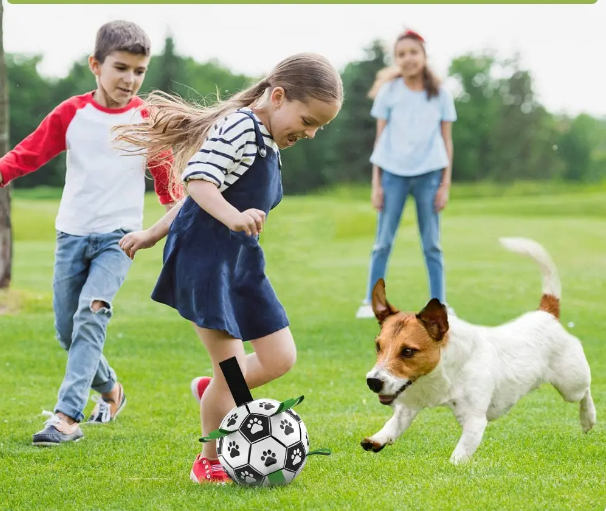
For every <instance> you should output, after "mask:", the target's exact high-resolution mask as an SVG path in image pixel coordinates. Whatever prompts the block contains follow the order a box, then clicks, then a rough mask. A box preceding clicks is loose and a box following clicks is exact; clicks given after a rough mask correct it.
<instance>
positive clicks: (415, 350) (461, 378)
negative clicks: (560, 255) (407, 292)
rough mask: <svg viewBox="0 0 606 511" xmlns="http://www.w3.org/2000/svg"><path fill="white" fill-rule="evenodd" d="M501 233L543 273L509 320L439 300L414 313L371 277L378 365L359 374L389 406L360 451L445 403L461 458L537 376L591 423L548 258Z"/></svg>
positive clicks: (580, 366) (577, 356)
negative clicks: (456, 311)
mask: <svg viewBox="0 0 606 511" xmlns="http://www.w3.org/2000/svg"><path fill="white" fill-rule="evenodd" d="M500 241H501V244H502V245H503V246H504V247H505V248H507V249H508V250H510V251H512V252H516V253H518V254H524V255H526V256H529V257H531V258H532V259H534V260H535V261H536V262H537V263H538V265H539V267H540V269H541V273H542V280H543V295H542V297H541V302H540V305H539V309H538V310H535V311H532V312H527V313H525V314H523V315H522V316H520V317H518V318H517V319H515V320H513V321H510V322H508V323H505V324H502V325H499V326H496V327H487V326H480V325H474V324H470V323H468V322H465V321H463V320H461V319H459V318H457V317H455V316H454V315H451V316H448V314H447V310H446V307H445V306H444V305H443V304H442V303H440V301H439V300H437V299H432V300H431V301H429V303H427V305H426V306H425V307H424V308H423V310H421V311H420V312H418V313H416V314H415V313H409V312H401V311H399V310H398V309H396V308H394V307H393V306H392V305H391V304H390V303H389V302H388V301H387V298H386V294H385V282H384V281H383V279H380V280H379V281H378V282H377V283H376V285H375V287H374V289H373V294H372V307H373V311H374V313H375V316H376V318H377V320H378V321H379V325H380V333H379V335H378V336H377V337H376V339H375V349H376V352H377V360H376V364H375V366H374V367H373V368H372V370H371V371H370V372H369V373H368V374H367V375H366V382H367V385H368V387H369V388H370V390H372V391H373V392H375V393H376V394H377V395H378V397H379V401H380V402H381V403H382V404H384V405H389V406H391V407H392V408H393V412H394V414H393V416H392V417H391V419H389V421H387V423H386V424H385V425H384V426H383V428H382V429H381V430H380V431H379V432H378V433H376V434H375V435H373V436H371V437H367V438H365V439H364V440H363V441H362V442H361V445H362V447H363V448H364V449H365V450H367V451H373V452H379V451H380V450H381V449H383V448H384V447H385V446H386V445H390V444H392V443H393V442H394V441H395V440H396V439H397V438H399V437H400V435H402V433H404V431H406V429H408V428H409V427H410V425H411V424H412V422H413V420H414V419H415V417H416V415H417V414H418V413H419V412H420V411H421V410H422V409H424V408H432V407H436V406H447V407H449V408H451V409H452V411H453V412H454V415H455V417H456V418H457V420H458V422H459V424H460V425H461V427H462V434H461V437H460V439H459V442H458V444H457V446H456V448H455V450H454V451H453V453H452V455H451V458H450V461H451V462H452V463H454V464H457V463H461V462H465V461H467V460H469V459H470V458H471V457H472V456H473V454H474V452H475V451H476V449H477V448H478V446H479V445H480V442H481V441H482V436H483V434H484V430H485V428H486V426H487V424H488V421H493V420H495V419H497V418H499V417H501V416H502V415H504V414H506V413H507V412H508V411H509V410H510V409H511V408H512V407H513V405H515V404H516V403H517V402H518V401H519V400H520V399H521V398H522V397H523V396H525V395H526V394H528V393H529V392H531V391H532V390H534V389H536V388H537V387H539V386H540V385H541V384H543V383H550V384H551V385H553V386H554V387H555V388H556V390H557V391H558V392H559V393H560V395H561V396H562V397H563V398H564V400H565V401H567V402H571V403H580V405H579V409H580V411H579V414H580V421H581V426H582V428H583V431H584V432H588V431H589V430H590V429H591V428H592V427H593V426H594V425H595V422H596V411H595V406H594V404H593V400H592V398H591V392H590V382H591V373H590V369H589V364H588V362H587V359H586V358H585V354H584V352H583V347H582V345H581V342H580V341H579V340H578V339H577V338H576V337H574V336H573V335H571V334H570V333H568V332H567V331H566V330H565V328H564V327H563V326H562V324H561V323H560V321H559V315H560V298H561V284H560V279H559V276H558V272H557V269H556V267H555V265H554V263H553V262H552V260H551V258H550V256H549V254H548V253H547V252H546V251H545V249H544V248H543V247H542V246H541V245H540V244H538V243H536V242H535V241H533V240H529V239H525V238H502V239H501V240H500Z"/></svg>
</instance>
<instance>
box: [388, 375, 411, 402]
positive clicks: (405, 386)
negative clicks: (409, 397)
mask: <svg viewBox="0 0 606 511" xmlns="http://www.w3.org/2000/svg"><path fill="white" fill-rule="evenodd" d="M411 385H412V380H408V381H407V382H406V383H405V384H404V385H402V386H401V387H400V388H399V389H398V391H397V392H396V393H395V394H394V395H393V397H394V399H395V398H397V397H398V396H399V395H400V394H401V393H402V392H404V391H405V390H406V389H407V388H408V387H410V386H411Z"/></svg>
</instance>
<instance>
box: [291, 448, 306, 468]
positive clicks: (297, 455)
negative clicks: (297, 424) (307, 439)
mask: <svg viewBox="0 0 606 511" xmlns="http://www.w3.org/2000/svg"><path fill="white" fill-rule="evenodd" d="M290 458H291V459H292V464H293V465H298V464H299V463H301V461H302V460H303V453H302V452H301V449H299V448H297V449H295V450H294V451H293V452H292V453H291V455H290Z"/></svg>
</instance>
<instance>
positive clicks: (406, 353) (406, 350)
mask: <svg viewBox="0 0 606 511" xmlns="http://www.w3.org/2000/svg"><path fill="white" fill-rule="evenodd" d="M416 352H417V350H413V349H412V348H404V349H403V350H402V356H403V357H404V358H412V357H413V356H414V354H415V353H416Z"/></svg>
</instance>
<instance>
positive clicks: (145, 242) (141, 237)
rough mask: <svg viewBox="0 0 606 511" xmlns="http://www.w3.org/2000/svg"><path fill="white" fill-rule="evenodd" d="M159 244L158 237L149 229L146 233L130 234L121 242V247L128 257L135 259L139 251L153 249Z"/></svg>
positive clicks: (136, 232)
mask: <svg viewBox="0 0 606 511" xmlns="http://www.w3.org/2000/svg"><path fill="white" fill-rule="evenodd" d="M157 242H158V240H157V239H156V237H155V236H153V235H152V233H151V232H150V230H149V229H146V230H144V231H135V232H129V233H128V234H127V235H126V236H124V237H123V238H122V239H121V240H120V243H119V245H120V248H121V249H122V250H124V252H125V253H126V255H127V256H128V257H130V258H131V259H134V258H135V254H136V253H137V250H139V249H141V248H151V247H153V246H154V245H155V244H156V243H157Z"/></svg>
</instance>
